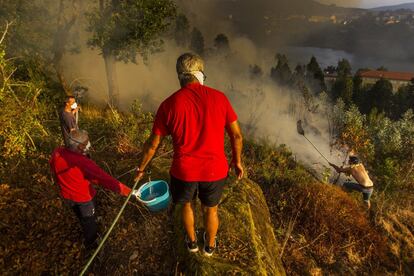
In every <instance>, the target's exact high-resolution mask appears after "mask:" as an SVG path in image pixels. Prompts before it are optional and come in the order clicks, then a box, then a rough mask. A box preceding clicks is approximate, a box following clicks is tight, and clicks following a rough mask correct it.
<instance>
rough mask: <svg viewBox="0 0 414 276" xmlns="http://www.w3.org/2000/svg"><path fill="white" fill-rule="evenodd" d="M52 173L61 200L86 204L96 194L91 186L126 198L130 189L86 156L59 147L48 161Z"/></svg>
mask: <svg viewBox="0 0 414 276" xmlns="http://www.w3.org/2000/svg"><path fill="white" fill-rule="evenodd" d="M49 164H50V168H51V170H52V173H53V174H54V176H55V180H56V182H57V184H59V186H60V194H61V195H62V197H63V198H65V199H69V200H72V201H75V202H87V201H90V200H92V199H93V197H94V196H95V194H96V191H95V189H94V188H93V186H92V184H98V185H101V186H103V187H104V188H106V189H109V190H111V191H114V192H117V193H119V194H121V195H123V196H127V195H128V194H129V193H130V191H131V189H130V188H128V187H127V186H125V185H124V184H122V183H121V182H119V181H118V180H116V179H115V178H113V177H112V176H110V175H109V174H107V173H106V172H105V171H104V170H102V169H101V168H100V167H99V166H98V165H96V163H95V162H93V161H92V160H90V159H89V158H87V157H86V156H84V155H82V154H80V153H76V152H73V151H71V150H68V149H66V148H64V147H59V148H57V149H55V150H54V152H53V153H52V157H51V158H50V161H49Z"/></svg>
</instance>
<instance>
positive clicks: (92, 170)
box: [78, 157, 131, 196]
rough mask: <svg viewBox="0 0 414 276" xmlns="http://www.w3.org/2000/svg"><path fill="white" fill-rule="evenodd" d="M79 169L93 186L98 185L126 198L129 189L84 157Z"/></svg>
mask: <svg viewBox="0 0 414 276" xmlns="http://www.w3.org/2000/svg"><path fill="white" fill-rule="evenodd" d="M78 165H79V168H80V169H81V170H82V172H83V173H84V175H85V178H86V179H88V180H89V181H91V182H92V183H94V184H98V185H100V186H102V187H104V188H106V189H108V190H111V191H113V192H116V193H118V194H120V195H123V196H128V194H129V193H130V192H131V189H130V188H129V187H128V186H126V185H124V184H122V183H121V182H119V181H118V180H116V179H115V178H113V177H112V176H110V175H109V174H107V173H106V172H105V171H104V170H103V169H101V168H100V167H99V166H98V165H97V164H96V163H95V162H93V161H92V160H90V159H87V158H86V157H85V158H84V159H83V160H82V161H81V163H80V164H78Z"/></svg>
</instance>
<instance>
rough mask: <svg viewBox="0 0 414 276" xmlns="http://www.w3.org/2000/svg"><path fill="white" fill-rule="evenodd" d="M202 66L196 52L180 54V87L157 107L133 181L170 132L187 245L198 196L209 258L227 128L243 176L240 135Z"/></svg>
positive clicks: (174, 187)
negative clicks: (201, 207) (209, 82)
mask: <svg viewBox="0 0 414 276" xmlns="http://www.w3.org/2000/svg"><path fill="white" fill-rule="evenodd" d="M203 70H204V64H203V61H202V59H201V57H199V56H198V55H194V54H190V53H187V54H183V55H181V56H180V57H179V58H178V60H177V74H178V79H179V81H180V85H181V89H180V90H178V91H177V92H175V93H174V94H173V95H171V96H170V97H168V98H167V99H166V100H165V101H164V102H163V103H162V104H161V105H160V107H159V108H158V111H157V115H156V117H155V122H154V126H153V130H152V134H151V136H150V137H149V139H148V140H147V142H146V144H145V147H144V151H143V152H144V156H143V159H142V161H141V163H140V165H139V167H138V170H137V176H136V180H138V179H140V178H142V177H143V174H144V170H145V167H146V166H147V165H148V163H149V162H150V160H151V159H152V157H153V156H154V154H155V152H156V150H157V148H158V146H159V144H160V142H161V140H162V138H163V137H164V136H167V135H171V136H172V140H173V145H174V157H173V163H172V166H171V170H170V175H171V193H172V196H173V200H174V202H175V203H179V204H182V205H183V209H182V219H183V224H184V228H185V230H186V232H187V240H186V243H187V249H188V250H189V251H190V252H197V251H198V245H197V240H196V234H195V229H194V212H193V207H192V205H191V200H192V199H193V198H195V197H196V196H197V194H198V197H199V199H200V200H201V204H202V206H203V214H204V227H205V230H206V232H205V233H204V247H203V251H204V254H205V255H207V256H211V255H212V254H213V252H214V250H215V247H216V234H217V229H218V225H219V219H218V214H217V207H218V203H219V201H220V198H221V194H222V191H223V186H224V183H225V180H226V178H227V174H228V171H229V166H228V162H227V159H226V156H225V152H224V134H225V131H226V132H227V134H228V135H229V137H230V141H231V145H232V156H233V159H232V161H231V164H232V165H233V166H234V167H235V171H236V174H237V177H238V179H241V178H242V177H243V167H242V162H241V151H242V135H241V132H240V127H239V124H238V122H237V115H236V113H235V112H234V110H233V108H232V106H231V104H230V102H229V100H228V99H227V97H226V96H225V95H224V94H223V93H222V92H220V91H217V90H215V89H212V88H210V87H207V86H204V85H203V84H204V80H205V75H204V73H203Z"/></svg>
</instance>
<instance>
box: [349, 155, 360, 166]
mask: <svg viewBox="0 0 414 276" xmlns="http://www.w3.org/2000/svg"><path fill="white" fill-rule="evenodd" d="M359 163H361V161H360V160H359V158H358V157H357V156H349V164H351V165H357V164H359Z"/></svg>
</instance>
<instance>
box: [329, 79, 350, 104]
mask: <svg viewBox="0 0 414 276" xmlns="http://www.w3.org/2000/svg"><path fill="white" fill-rule="evenodd" d="M353 86H354V84H353V81H352V78H350V77H341V78H338V79H337V80H336V81H335V83H334V85H333V86H332V95H333V98H334V99H338V98H341V99H342V100H343V101H344V103H345V104H346V105H350V104H351V103H352V95H353Z"/></svg>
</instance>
